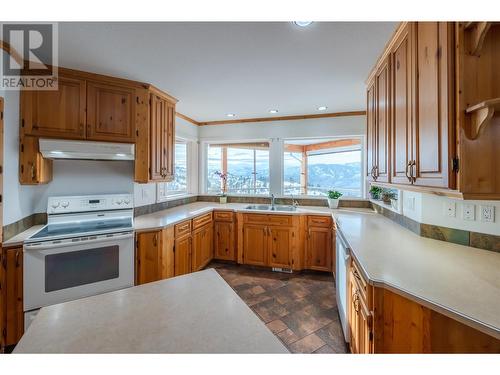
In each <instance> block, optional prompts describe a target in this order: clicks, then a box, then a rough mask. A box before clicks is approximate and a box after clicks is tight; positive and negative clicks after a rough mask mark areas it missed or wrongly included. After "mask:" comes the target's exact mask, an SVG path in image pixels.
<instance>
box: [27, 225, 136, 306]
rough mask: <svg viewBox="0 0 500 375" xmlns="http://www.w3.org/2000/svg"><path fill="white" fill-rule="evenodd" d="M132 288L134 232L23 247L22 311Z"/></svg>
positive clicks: (31, 244) (32, 244)
mask: <svg viewBox="0 0 500 375" xmlns="http://www.w3.org/2000/svg"><path fill="white" fill-rule="evenodd" d="M133 285H134V235H133V232H126V233H117V234H106V235H98V236H92V237H85V238H79V239H78V238H77V239H66V240H60V241H48V242H39V243H30V244H26V245H25V246H24V311H29V310H33V309H37V308H40V307H43V306H48V305H53V304H56V303H61V302H65V301H71V300H74V299H78V298H82V297H88V296H91V295H95V294H99V293H104V292H109V291H112V290H117V289H121V288H126V287H130V286H133Z"/></svg>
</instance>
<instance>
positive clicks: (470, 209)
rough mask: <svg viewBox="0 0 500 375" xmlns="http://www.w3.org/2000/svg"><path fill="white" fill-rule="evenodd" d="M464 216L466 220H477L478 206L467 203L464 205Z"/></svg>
mask: <svg viewBox="0 0 500 375" xmlns="http://www.w3.org/2000/svg"><path fill="white" fill-rule="evenodd" d="M462 216H463V218H464V220H469V221H474V220H476V206H475V205H473V204H472V203H465V204H464V205H463V210H462Z"/></svg>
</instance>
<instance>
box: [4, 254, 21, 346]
mask: <svg viewBox="0 0 500 375" xmlns="http://www.w3.org/2000/svg"><path fill="white" fill-rule="evenodd" d="M1 251H2V267H3V282H2V285H1V286H2V288H1V289H2V290H1V291H0V292H1V293H2V294H3V298H2V300H3V305H0V307H1V308H2V310H3V312H2V313H1V314H0V317H2V316H3V317H2V318H3V326H4V327H3V328H4V330H3V331H2V332H1V333H2V336H3V338H2V340H3V344H4V345H5V346H8V345H15V344H17V342H18V341H19V340H20V339H21V336H22V335H23V333H24V311H23V249H22V247H16V248H11V249H2V250H1Z"/></svg>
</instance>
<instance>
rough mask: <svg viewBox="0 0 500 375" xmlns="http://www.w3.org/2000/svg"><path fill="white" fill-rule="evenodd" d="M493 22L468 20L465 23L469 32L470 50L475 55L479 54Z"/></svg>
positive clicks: (468, 47) (468, 46)
mask: <svg viewBox="0 0 500 375" xmlns="http://www.w3.org/2000/svg"><path fill="white" fill-rule="evenodd" d="M490 27H491V22H468V23H466V24H465V30H466V31H467V32H468V33H469V43H468V45H467V49H468V52H469V53H470V54H471V55H473V56H479V53H480V51H481V48H482V47H483V42H484V38H485V36H486V34H487V33H488V30H489V29H490Z"/></svg>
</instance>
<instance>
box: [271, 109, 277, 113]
mask: <svg viewBox="0 0 500 375" xmlns="http://www.w3.org/2000/svg"><path fill="white" fill-rule="evenodd" d="M269 113H278V110H277V109H270V110H269Z"/></svg>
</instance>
